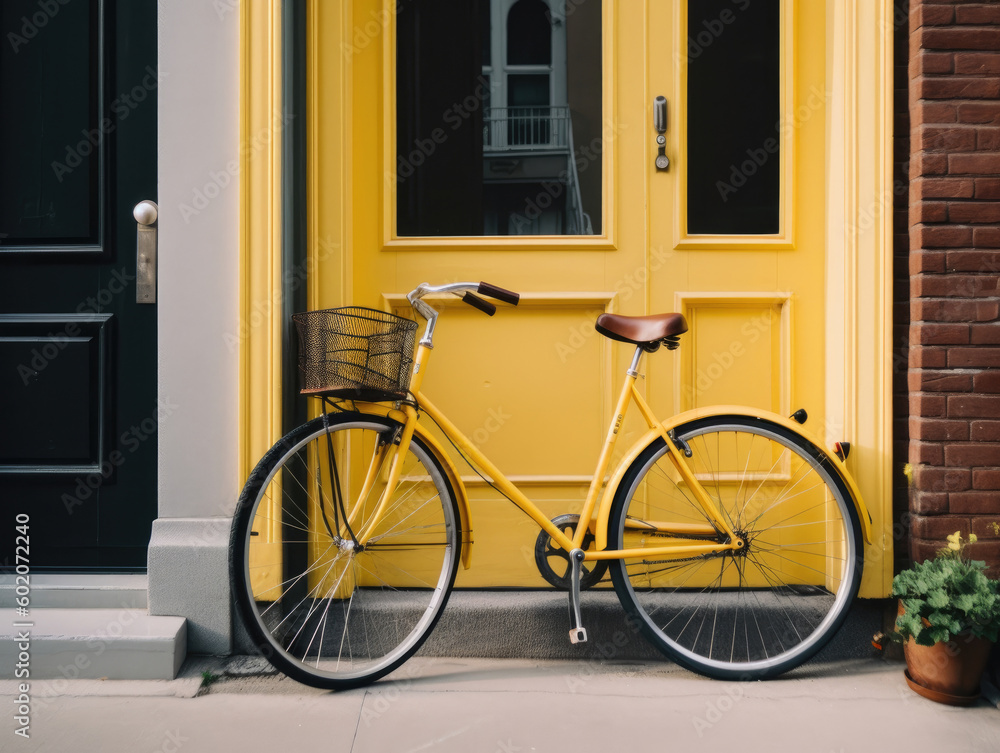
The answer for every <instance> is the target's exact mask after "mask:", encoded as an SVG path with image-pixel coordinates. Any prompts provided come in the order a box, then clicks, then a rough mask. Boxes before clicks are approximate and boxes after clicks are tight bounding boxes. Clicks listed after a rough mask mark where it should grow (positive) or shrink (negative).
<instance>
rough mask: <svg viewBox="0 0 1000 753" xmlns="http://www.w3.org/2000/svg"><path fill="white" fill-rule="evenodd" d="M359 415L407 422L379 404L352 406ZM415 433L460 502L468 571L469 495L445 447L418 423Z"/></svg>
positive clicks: (465, 559)
mask: <svg viewBox="0 0 1000 753" xmlns="http://www.w3.org/2000/svg"><path fill="white" fill-rule="evenodd" d="M352 407H353V408H354V409H355V410H357V412H358V413H369V414H371V415H374V416H384V417H386V418H391V419H393V420H394V421H399V422H400V423H405V422H406V414H405V413H403V411H401V410H396V409H395V408H392V407H390V406H388V405H379V404H378V403H356V404H354V405H353V406H352ZM413 433H414V434H416V435H417V436H418V437H420V440H421V441H422V442H423V443H424V444H425V445H427V447H428V448H429V449H430V451H431V452H432V453H434V457H435V458H436V459H437V461H438V462H439V463H440V464H441V467H442V468H444V472H445V475H447V476H448V483H450V484H451V488H452V490H453V491H454V492H455V500H456V501H457V502H458V517H459V525H460V527H461V533H462V567H463V568H464V569H466V570H468V569H469V568H470V567H471V566H472V544H473V539H472V513H471V508H470V506H469V493H468V492H467V491H466V489H465V483H464V482H463V481H462V478H461V477H460V476H459V475H458V469H457V468H456V467H455V464H454V463H452V462H451V458H450V457H448V453H447V452H445V450H444V447H442V446H441V443H440V442H438V441H437V439H435V438H434V437H433V436H432V435H431V434H430V433H429V432H428V431H427V429H425V428H424V427H423V426H421V425H420V423H419V422H418V423H417V424H416V426H415V427H414V429H413Z"/></svg>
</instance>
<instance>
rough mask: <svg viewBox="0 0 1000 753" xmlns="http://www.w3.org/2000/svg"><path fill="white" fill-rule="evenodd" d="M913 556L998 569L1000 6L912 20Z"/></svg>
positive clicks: (946, 4) (945, 4)
mask: <svg viewBox="0 0 1000 753" xmlns="http://www.w3.org/2000/svg"><path fill="white" fill-rule="evenodd" d="M909 76H910V92H909V100H910V126H911V130H910V137H911V143H910V180H911V182H910V206H909V226H910V227H909V236H910V357H909V375H908V381H909V389H910V398H909V413H910V417H909V433H910V441H909V461H910V463H911V464H912V466H913V470H914V473H913V486H912V488H911V490H910V512H911V536H912V539H911V554H912V556H913V558H914V559H916V560H923V559H925V558H927V557H928V556H931V555H932V554H933V552H934V550H936V549H937V548H939V547H941V546H942V544H943V541H944V537H945V536H947V535H948V534H950V533H952V532H953V531H956V530H961V531H962V532H963V533H965V534H968V533H969V532H974V533H976V534H977V536H979V538H980V543H978V544H977V545H976V546H975V547H974V548H973V549H971V550H970V554H971V555H973V556H975V557H977V558H981V559H986V560H987V561H989V562H990V563H991V564H992V565H993V566H994V568H997V569H1000V537H998V536H997V535H996V534H995V533H994V532H993V528H992V525H991V524H992V523H993V522H994V521H996V522H998V523H1000V289H998V285H997V283H998V280H1000V274H998V272H1000V3H976V2H962V1H961V0H951V1H948V0H914V1H913V2H912V4H911V12H910V61H909Z"/></svg>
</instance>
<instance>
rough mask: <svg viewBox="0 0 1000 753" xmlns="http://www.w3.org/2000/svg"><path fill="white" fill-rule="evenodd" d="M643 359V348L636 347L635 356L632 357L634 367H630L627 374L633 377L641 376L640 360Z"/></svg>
mask: <svg viewBox="0 0 1000 753" xmlns="http://www.w3.org/2000/svg"><path fill="white" fill-rule="evenodd" d="M640 358H642V346H641V345H636V346H635V354H634V355H633V356H632V365H631V366H629V367H628V371H626V372H625V373H626V374H628V375H629V376H632V377H637V376H639V359H640Z"/></svg>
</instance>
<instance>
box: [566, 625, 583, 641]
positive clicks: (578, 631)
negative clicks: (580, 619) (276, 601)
mask: <svg viewBox="0 0 1000 753" xmlns="http://www.w3.org/2000/svg"><path fill="white" fill-rule="evenodd" d="M569 642H570V643H586V642H587V628H582V627H581V628H573V629H572V630H570V631H569Z"/></svg>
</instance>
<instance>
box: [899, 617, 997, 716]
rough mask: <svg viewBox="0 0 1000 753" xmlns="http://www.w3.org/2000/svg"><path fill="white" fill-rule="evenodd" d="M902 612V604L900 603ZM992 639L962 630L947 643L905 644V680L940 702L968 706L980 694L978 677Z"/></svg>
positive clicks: (917, 689)
mask: <svg viewBox="0 0 1000 753" xmlns="http://www.w3.org/2000/svg"><path fill="white" fill-rule="evenodd" d="M899 613H900V614H902V613H903V605H902V604H900V605H899ZM992 647H993V643H992V641H989V640H987V639H985V638H976V637H974V636H973V635H971V634H970V633H959V634H958V635H956V636H954V637H953V638H952V639H951V640H950V641H948V642H947V643H935V644H934V645H933V646H920V645H918V644H917V643H916V641H914V639H913V638H910V639H909V640H907V641H906V643H905V644H903V656H904V657H905V658H906V682H907V684H908V685H909V686H910V687H911V688H912V689H913V690H914V691H916V692H917V693H919V694H920V695H922V696H924V697H925V698H929V699H930V700H932V701H937V702H938V703H947V704H949V705H952V706H968V705H970V704H972V703H975V701H976V699H978V698H979V681H980V678H981V677H982V675H983V670H984V669H985V668H986V662H987V661H988V660H989V656H990V649H991V648H992Z"/></svg>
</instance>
